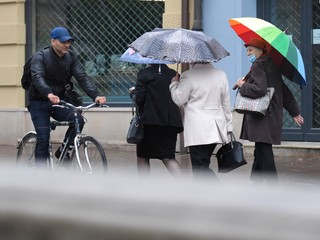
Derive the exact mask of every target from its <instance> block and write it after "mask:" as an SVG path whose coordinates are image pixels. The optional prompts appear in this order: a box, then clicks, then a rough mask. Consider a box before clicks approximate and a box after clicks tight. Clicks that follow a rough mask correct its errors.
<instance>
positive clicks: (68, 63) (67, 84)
mask: <svg viewBox="0 0 320 240" xmlns="http://www.w3.org/2000/svg"><path fill="white" fill-rule="evenodd" d="M65 57H66V73H67V75H66V76H65V77H64V78H63V83H64V86H65V89H66V90H67V91H70V90H72V85H71V81H67V77H68V73H69V72H70V66H71V64H72V56H71V52H70V50H69V51H68V52H67V53H66V55H65Z"/></svg>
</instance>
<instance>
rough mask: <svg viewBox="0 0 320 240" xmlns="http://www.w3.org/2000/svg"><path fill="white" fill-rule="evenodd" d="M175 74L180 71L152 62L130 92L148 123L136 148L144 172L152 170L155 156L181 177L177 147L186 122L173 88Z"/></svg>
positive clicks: (140, 171)
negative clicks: (173, 98) (176, 157)
mask: <svg viewBox="0 0 320 240" xmlns="http://www.w3.org/2000/svg"><path fill="white" fill-rule="evenodd" d="M175 74H176V71H175V70H173V69H170V68H169V67H168V66H167V65H165V64H149V65H147V67H146V68H144V69H142V70H140V71H139V73H138V76H137V82H136V86H135V88H134V90H132V92H131V94H130V95H131V96H132V97H134V99H135V101H136V105H137V108H139V113H140V115H141V116H142V124H143V126H144V137H143V140H142V142H141V143H139V144H137V148H136V154H137V167H138V172H139V174H140V175H141V176H148V175H149V174H150V159H152V158H154V159H160V160H161V161H162V162H163V164H164V165H165V167H166V168H167V169H168V171H169V172H170V173H171V174H172V175H173V176H174V177H175V178H180V177H181V167H180V164H179V162H178V161H177V160H176V159H175V149H176V143H177V135H178V133H180V132H182V131H183V125H182V119H181V114H180V109H179V108H178V106H177V105H176V104H175V103H174V102H173V101H172V99H171V95H170V92H169V84H170V83H171V79H172V78H173V77H174V76H175ZM133 94H134V95H133Z"/></svg>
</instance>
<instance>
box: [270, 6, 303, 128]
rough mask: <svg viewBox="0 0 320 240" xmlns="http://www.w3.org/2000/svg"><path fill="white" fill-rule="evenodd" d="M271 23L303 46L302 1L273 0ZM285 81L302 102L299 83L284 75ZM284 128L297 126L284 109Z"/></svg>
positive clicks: (298, 46)
mask: <svg viewBox="0 0 320 240" xmlns="http://www.w3.org/2000/svg"><path fill="white" fill-rule="evenodd" d="M271 23H272V24H274V25H275V26H277V27H278V28H279V29H281V30H283V31H285V33H286V34H287V35H289V36H292V41H293V42H294V44H295V45H296V46H297V48H298V49H299V48H300V46H301V31H300V30H301V1H300V0H292V1H287V0H273V1H271ZM284 82H285V83H286V85H287V86H288V87H289V89H290V90H291V91H292V93H293V95H294V96H295V97H296V100H297V101H298V103H299V102H300V103H301V89H300V86H299V85H298V84H295V83H292V82H291V81H290V80H288V79H286V78H285V77H284ZM283 128H297V126H296V125H295V124H294V120H293V119H292V117H291V116H290V115H289V114H288V112H287V111H285V110H284V116H283Z"/></svg>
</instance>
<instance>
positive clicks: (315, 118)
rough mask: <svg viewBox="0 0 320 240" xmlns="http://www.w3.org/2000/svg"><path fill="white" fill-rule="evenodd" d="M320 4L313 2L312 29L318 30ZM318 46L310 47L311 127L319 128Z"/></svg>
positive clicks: (319, 62)
mask: <svg viewBox="0 0 320 240" xmlns="http://www.w3.org/2000/svg"><path fill="white" fill-rule="evenodd" d="M319 21H320V3H319V1H315V0H314V1H313V20H312V29H319V28H320V22H319ZM319 56H320V45H319V44H313V45H312V63H313V72H312V79H313V81H312V93H313V96H312V115H313V117H312V119H313V122H312V127H313V128H320V59H319Z"/></svg>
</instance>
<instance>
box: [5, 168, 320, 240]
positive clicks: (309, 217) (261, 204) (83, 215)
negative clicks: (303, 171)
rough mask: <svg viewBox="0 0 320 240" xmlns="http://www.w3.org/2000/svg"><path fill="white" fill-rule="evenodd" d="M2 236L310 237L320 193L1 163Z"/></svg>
mask: <svg viewBox="0 0 320 240" xmlns="http://www.w3.org/2000/svg"><path fill="white" fill-rule="evenodd" d="M0 176H1V177H0V179H1V180H0V239H5V240H20V239H21V240H70V239H75V240H88V239H93V240H102V239H104V240H105V239H108V240H167V239H170V240H171V239H174V240H180V239H181V240H204V239H206V240H215V239H217V240H221V239H226V240H260V239H261V240H262V239H263V240H266V239H268V240H269V239H279V240H289V239H290V240H298V239H299V240H300V239H301V240H302V239H303V240H311V239H317V240H318V239H319V236H320V228H319V224H320V207H319V202H320V191H319V189H316V188H310V187H308V188H307V187H305V188H304V189H302V188H301V189H297V188H291V187H289V186H287V187H285V186H279V187H276V188H272V187H259V188H257V187H253V186H250V185H244V184H242V185H238V184H236V183H234V184H232V183H230V184H226V185H225V184H214V183H211V182H209V181H208V180H207V181H204V182H200V181H199V182H194V181H191V180H185V181H182V180H181V181H178V182H176V181H174V180H170V179H163V178H160V177H159V178H155V177H154V178H149V179H139V178H136V177H134V176H130V174H128V173H123V174H119V175H115V174H113V175H108V176H88V175H77V174H71V173H70V172H46V171H30V170H28V171H26V170H25V171H22V170H17V169H14V168H12V167H6V166H1V167H0Z"/></svg>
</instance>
